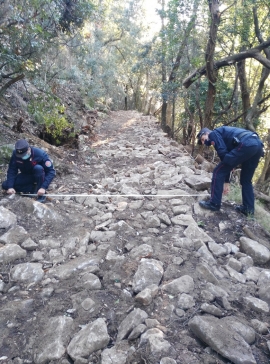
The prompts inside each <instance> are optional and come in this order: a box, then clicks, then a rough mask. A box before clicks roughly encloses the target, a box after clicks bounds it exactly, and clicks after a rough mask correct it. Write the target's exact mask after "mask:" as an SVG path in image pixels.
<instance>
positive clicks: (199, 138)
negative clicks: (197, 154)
mask: <svg viewBox="0 0 270 364" xmlns="http://www.w3.org/2000/svg"><path fill="white" fill-rule="evenodd" d="M211 131H212V130H210V129H208V128H202V129H201V130H200V131H199V133H198V134H197V139H198V144H200V145H202V141H201V137H202V136H203V135H204V134H206V133H211Z"/></svg>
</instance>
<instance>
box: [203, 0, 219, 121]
mask: <svg viewBox="0 0 270 364" xmlns="http://www.w3.org/2000/svg"><path fill="white" fill-rule="evenodd" d="M208 4H209V9H210V14H211V18H212V21H211V25H210V30H209V37H208V42H207V47H206V53H205V72H206V77H207V78H208V81H209V83H208V90H207V97H206V102H205V113H204V120H205V126H206V127H208V128H211V126H212V125H211V124H212V118H213V109H214V103H215V98H216V85H215V84H216V81H217V77H218V73H217V69H216V68H215V63H214V54H215V48H216V42H217V31H218V26H219V23H220V12H219V0H208Z"/></svg>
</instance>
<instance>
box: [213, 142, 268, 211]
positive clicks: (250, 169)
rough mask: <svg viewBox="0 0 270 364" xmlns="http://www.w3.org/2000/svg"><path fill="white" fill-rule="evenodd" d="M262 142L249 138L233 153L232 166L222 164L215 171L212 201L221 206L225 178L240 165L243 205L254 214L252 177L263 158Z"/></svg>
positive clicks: (231, 153)
mask: <svg viewBox="0 0 270 364" xmlns="http://www.w3.org/2000/svg"><path fill="white" fill-rule="evenodd" d="M262 148H263V145H262V142H261V141H260V139H259V138H257V137H251V136H248V137H246V138H244V140H243V142H242V143H240V144H239V146H238V147H236V148H234V149H233V150H232V151H231V152H230V155H231V158H230V164H225V163H222V162H220V163H219V164H218V165H217V166H216V167H215V169H214V171H213V176H212V184H211V199H210V201H211V202H212V203H214V204H216V205H218V206H220V205H221V199H222V193H223V185H224V182H225V178H226V177H227V176H228V175H229V174H230V172H231V171H232V170H233V169H234V168H236V167H237V166H238V165H239V164H241V165H242V167H241V174H240V184H241V187H242V204H243V206H244V207H245V209H246V211H247V212H248V213H254V200H255V199H254V192H253V186H252V177H253V175H254V172H255V169H256V168H257V166H258V163H259V160H260V158H261V156H262Z"/></svg>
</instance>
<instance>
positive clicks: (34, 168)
mask: <svg viewBox="0 0 270 364" xmlns="http://www.w3.org/2000/svg"><path fill="white" fill-rule="evenodd" d="M54 177H55V170H54V168H53V164H52V161H51V160H50V158H49V156H48V154H47V153H46V152H44V151H43V150H42V149H39V148H35V147H30V146H29V144H28V142H27V141H26V140H25V139H20V140H18V141H17V142H16V144H15V150H14V151H13V153H12V156H11V159H10V162H9V167H8V171H7V180H6V181H4V182H3V183H2V188H3V189H4V190H6V191H7V193H8V194H13V193H16V192H22V193H30V194H37V195H38V199H37V201H39V202H45V200H46V196H45V193H46V189H47V188H48V187H49V185H50V183H51V182H52V180H53V178H54Z"/></svg>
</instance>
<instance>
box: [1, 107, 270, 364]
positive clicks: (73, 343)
mask: <svg viewBox="0 0 270 364" xmlns="http://www.w3.org/2000/svg"><path fill="white" fill-rule="evenodd" d="M30 139H31V138H30ZM37 146H39V145H37ZM40 146H43V147H44V145H40ZM45 149H46V148H45ZM49 151H50V156H51V157H52V159H53V160H54V163H55V166H56V169H57V177H56V178H55V180H54V181H53V183H52V184H51V186H50V188H49V190H48V194H49V195H52V196H51V197H49V198H48V199H47V202H46V204H40V203H38V202H36V201H35V200H34V199H31V198H27V197H22V196H19V195H16V196H13V198H9V197H7V196H6V195H4V194H2V195H1V197H0V264H1V269H0V363H4V364H24V363H35V364H46V363H50V364H56V363H57V364H58V363H60V364H72V363H75V364H84V363H85V364H87V363H88V364H92V363H101V364H125V363H127V364H135V363H138V364H143V363H144V364H145V363H147V364H159V363H160V364H174V363H177V364H202V363H203V364H223V363H235V364H267V363H269V362H270V334H269V305H270V293H269V292H270V269H269V264H270V242H269V237H267V236H266V235H265V233H264V230H263V229H261V228H260V225H259V224H258V223H257V222H256V220H250V219H247V218H246V217H244V216H242V215H239V214H238V213H237V212H236V211H235V210H234V208H233V202H230V201H228V200H227V201H226V200H224V202H223V205H222V209H221V210H220V211H219V212H216V213H212V212H209V211H206V210H202V209H201V208H200V206H199V204H198V201H199V200H200V199H202V198H207V196H208V192H207V191H208V189H209V187H210V183H211V174H209V173H208V172H207V171H204V170H203V168H202V167H201V166H200V165H198V164H197V163H196V162H195V160H194V159H193V158H192V156H190V155H189V154H188V152H187V151H186V150H185V148H184V147H183V146H182V145H179V144H178V143H176V142H175V141H173V140H171V139H170V138H168V137H167V135H166V134H165V133H163V132H162V131H161V129H160V127H159V125H158V123H157V121H156V119H155V118H153V117H150V116H143V115H141V114H140V113H138V112H135V111H118V112H111V113H110V115H109V116H108V117H107V118H106V119H104V120H102V121H99V122H98V124H97V126H96V130H95V135H94V137H92V138H89V137H88V136H87V135H84V136H80V141H79V149H78V150H75V149H74V150H70V151H67V150H65V149H64V148H51V149H50V150H49ZM243 228H244V231H246V232H247V231H248V232H250V233H253V235H252V238H251V235H249V236H248V235H245V233H244V231H243ZM254 235H255V236H256V239H255V238H254Z"/></svg>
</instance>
